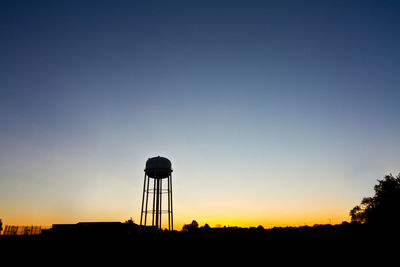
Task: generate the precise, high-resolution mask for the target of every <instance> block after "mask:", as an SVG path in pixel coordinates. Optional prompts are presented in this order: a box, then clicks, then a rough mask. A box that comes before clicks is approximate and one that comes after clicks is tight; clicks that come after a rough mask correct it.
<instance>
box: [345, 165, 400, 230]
mask: <svg viewBox="0 0 400 267" xmlns="http://www.w3.org/2000/svg"><path fill="white" fill-rule="evenodd" d="M374 190H375V196H373V197H365V198H363V199H362V201H361V204H360V205H358V206H355V207H354V208H353V209H352V210H351V211H350V216H351V221H352V222H359V223H365V224H368V225H370V226H373V227H385V228H391V229H393V228H394V227H396V226H397V225H398V222H399V219H400V173H399V174H398V175H397V176H396V177H394V176H393V175H392V174H389V175H386V176H385V177H384V178H383V179H382V180H378V184H377V185H375V186H374Z"/></svg>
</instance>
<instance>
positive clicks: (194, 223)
mask: <svg viewBox="0 0 400 267" xmlns="http://www.w3.org/2000/svg"><path fill="white" fill-rule="evenodd" d="M198 228H199V224H198V222H197V221H195V220H193V221H192V223H191V224H185V225H184V226H183V227H182V231H184V232H193V231H195V230H197V229H198Z"/></svg>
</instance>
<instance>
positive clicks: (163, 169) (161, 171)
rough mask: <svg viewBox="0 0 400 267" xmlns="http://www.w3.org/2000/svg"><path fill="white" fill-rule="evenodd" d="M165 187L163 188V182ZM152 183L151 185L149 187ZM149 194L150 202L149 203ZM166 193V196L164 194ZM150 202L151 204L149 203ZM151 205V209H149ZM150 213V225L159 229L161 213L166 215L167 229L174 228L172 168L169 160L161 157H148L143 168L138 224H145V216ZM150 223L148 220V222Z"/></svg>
mask: <svg viewBox="0 0 400 267" xmlns="http://www.w3.org/2000/svg"><path fill="white" fill-rule="evenodd" d="M165 181H166V183H167V189H163V183H164V184H165ZM151 185H152V187H151ZM149 194H150V195H151V196H150V202H151V203H149ZM166 195H167V196H166ZM165 198H167V205H168V207H167V209H164V210H163V209H162V204H163V199H164V201H165ZM150 204H151V205H150ZM149 207H150V210H149ZM151 207H152V209H151ZM149 214H151V226H154V227H156V228H159V229H161V218H162V215H165V214H167V215H168V230H173V229H174V220H173V212H172V168H171V161H169V159H167V158H163V157H160V156H158V157H154V158H149V159H148V160H147V161H146V168H145V169H144V185H143V197H142V212H141V214H140V225H144V226H146V225H147V217H148V215H149ZM149 225H150V222H149Z"/></svg>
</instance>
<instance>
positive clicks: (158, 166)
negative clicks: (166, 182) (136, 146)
mask: <svg viewBox="0 0 400 267" xmlns="http://www.w3.org/2000/svg"><path fill="white" fill-rule="evenodd" d="M144 171H145V173H146V175H147V176H149V177H151V178H154V179H163V178H167V177H169V176H170V175H171V172H172V168H171V161H170V160H169V159H167V158H164V157H160V156H158V157H154V158H149V159H148V160H147V161H146V169H145V170H144Z"/></svg>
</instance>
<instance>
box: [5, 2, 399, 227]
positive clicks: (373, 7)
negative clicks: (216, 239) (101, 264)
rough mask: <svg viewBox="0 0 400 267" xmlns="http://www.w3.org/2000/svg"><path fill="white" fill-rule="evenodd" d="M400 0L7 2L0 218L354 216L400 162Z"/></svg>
mask: <svg viewBox="0 0 400 267" xmlns="http://www.w3.org/2000/svg"><path fill="white" fill-rule="evenodd" d="M399 14H400V2H399V1H382V0H380V1H248V0H247V1H204V0H202V1H115V0H113V1H26V2H25V1H1V3H0V218H2V219H3V223H4V224H17V225H23V224H28V225H31V224H38V225H51V224H53V223H77V222H80V221H124V220H126V219H128V218H129V217H132V218H133V219H134V221H136V222H139V218H140V207H141V197H142V189H143V169H144V164H145V161H146V160H147V158H149V157H152V156H157V155H161V156H165V157H168V158H169V159H170V160H171V161H172V164H173V169H174V172H173V185H174V192H173V193H174V212H175V228H178V229H180V227H181V225H182V224H184V223H189V222H191V221H192V220H193V219H196V220H197V221H198V222H199V224H201V225H203V224H204V223H208V224H210V225H211V226H215V225H216V224H221V225H238V226H257V225H260V224H261V225H263V226H264V227H271V226H275V225H304V224H309V225H312V224H314V223H329V222H331V223H340V222H341V221H343V220H349V216H348V213H349V210H350V209H351V208H352V207H354V206H355V205H357V204H359V202H360V200H361V198H362V197H364V196H371V195H373V186H374V185H375V184H376V183H377V181H376V179H380V178H382V177H383V176H384V175H385V174H387V173H390V172H392V173H393V174H397V173H398V172H399V171H400V165H399V163H400V134H399V133H400V105H399V97H400V87H399V85H400V49H399V47H400V34H399V29H400V16H399Z"/></svg>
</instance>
